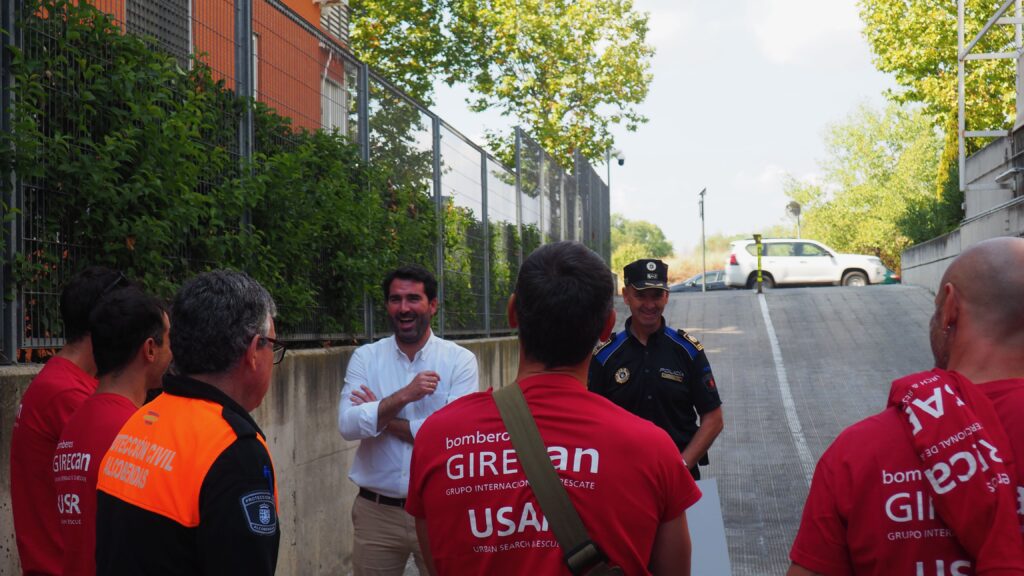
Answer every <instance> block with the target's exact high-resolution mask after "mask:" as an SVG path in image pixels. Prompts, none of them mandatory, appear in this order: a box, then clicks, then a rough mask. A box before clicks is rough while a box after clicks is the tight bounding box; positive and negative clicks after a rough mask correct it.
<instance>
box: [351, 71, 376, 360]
mask: <svg viewBox="0 0 1024 576" xmlns="http://www.w3.org/2000/svg"><path fill="white" fill-rule="evenodd" d="M356 114H357V115H358V118H356V124H357V128H356V139H357V140H358V144H359V158H360V159H361V160H362V161H363V162H365V163H366V164H369V163H370V66H369V65H368V64H367V63H366V62H360V63H359V72H358V76H357V77H356ZM372 192H373V191H372V190H370V188H369V183H367V189H366V194H367V195H369V194H371V193H372ZM363 325H364V326H365V327H366V337H367V339H369V340H370V341H373V337H374V332H375V331H376V319H375V318H374V313H373V297H372V296H371V295H370V293H369V292H364V293H363Z"/></svg>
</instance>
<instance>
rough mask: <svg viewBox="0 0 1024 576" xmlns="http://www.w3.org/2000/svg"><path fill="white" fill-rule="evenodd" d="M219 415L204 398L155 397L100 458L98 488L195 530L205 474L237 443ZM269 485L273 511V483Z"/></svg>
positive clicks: (264, 444)
mask: <svg viewBox="0 0 1024 576" xmlns="http://www.w3.org/2000/svg"><path fill="white" fill-rule="evenodd" d="M223 410H224V407H223V406H221V405H220V404H217V403H215V402H211V401H209V400H205V399H198V398H187V397H183V396H175V395H171V394H162V395H160V396H159V397H157V399H155V400H154V401H153V402H151V403H149V404H147V405H145V406H143V407H142V408H141V409H140V410H139V411H138V412H136V413H135V414H134V415H133V416H132V417H131V418H130V419H129V420H128V422H127V423H125V425H124V427H122V428H121V432H120V433H119V434H118V435H117V437H116V438H115V439H114V442H113V444H111V445H110V449H109V450H108V451H107V454H106V456H104V458H103V463H102V464H101V466H100V473H99V483H98V485H97V489H98V490H101V491H103V492H106V493H107V494H109V495H111V496H114V497H115V498H118V499H120V500H122V501H124V502H126V503H129V504H131V505H133V506H136V507H138V508H141V509H143V510H148V511H150V512H153V513H155V514H159V515H161V516H164V517H166V518H168V519H170V520H173V521H174V522H177V523H178V524H181V525H182V526H184V527H187V528H193V527H196V526H198V525H199V521H200V518H199V493H200V490H201V489H202V486H203V481H204V479H205V478H206V475H207V472H208V471H209V470H210V467H211V466H212V465H213V463H214V462H215V461H216V460H217V458H218V457H220V455H221V454H222V453H223V452H224V450H226V449H227V448H228V447H229V446H230V445H231V444H232V443H234V442H235V441H236V439H237V438H238V434H237V433H236V432H235V430H234V429H233V428H232V426H231V424H230V423H228V422H227V421H226V420H225V419H224V417H223V416H222V411H223ZM256 438H257V439H258V440H259V441H260V443H261V444H263V447H264V448H267V444H266V441H265V440H264V439H263V437H262V436H260V435H259V434H257V435H256ZM267 453H268V454H269V453H270V450H269V449H267ZM268 484H271V485H269V486H268V489H272V490H273V494H274V502H273V505H274V508H275V511H276V509H277V485H276V481H270V479H269V478H268ZM275 515H276V513H275Z"/></svg>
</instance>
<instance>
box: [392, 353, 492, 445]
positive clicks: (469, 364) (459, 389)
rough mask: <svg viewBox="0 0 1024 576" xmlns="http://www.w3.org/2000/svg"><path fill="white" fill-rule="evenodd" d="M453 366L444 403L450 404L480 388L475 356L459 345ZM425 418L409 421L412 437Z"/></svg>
mask: <svg viewBox="0 0 1024 576" xmlns="http://www.w3.org/2000/svg"><path fill="white" fill-rule="evenodd" d="M454 362H455V368H454V370H452V381H451V382H450V383H449V385H448V387H447V398H445V401H444V403H445V405H448V404H451V403H452V402H453V401H455V400H457V399H459V398H462V397H463V396H465V395H467V394H472V393H473V392H478V391H479V390H480V374H479V368H478V367H477V361H476V356H475V355H474V354H473V353H472V352H470V351H469V350H466V349H465V348H462V347H459V352H458V355H457V357H456V358H455V359H454ZM425 421H426V418H417V419H415V420H410V421H409V432H410V434H412V437H413V438H415V437H416V434H417V432H419V429H420V426H422V425H423V422H425Z"/></svg>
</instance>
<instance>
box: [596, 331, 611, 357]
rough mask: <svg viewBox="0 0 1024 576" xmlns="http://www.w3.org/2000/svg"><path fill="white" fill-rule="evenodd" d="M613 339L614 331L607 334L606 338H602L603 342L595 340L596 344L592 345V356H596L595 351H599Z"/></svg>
mask: <svg viewBox="0 0 1024 576" xmlns="http://www.w3.org/2000/svg"><path fill="white" fill-rule="evenodd" d="M614 340H615V333H614V332H612V333H611V334H610V335H609V336H608V339H607V340H604V341H603V342H597V345H595V346H594V353H593V354H594V356H597V353H599V352H601V348H603V347H606V346H607V345H608V344H610V343H611V342H613V341H614Z"/></svg>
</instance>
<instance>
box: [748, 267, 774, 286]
mask: <svg viewBox="0 0 1024 576" xmlns="http://www.w3.org/2000/svg"><path fill="white" fill-rule="evenodd" d="M761 287H762V289H763V290H768V289H771V288H774V287H775V279H774V278H772V275H771V274H769V273H767V272H765V271H763V270H762V271H761ZM747 288H750V289H752V290H757V272H754V273H753V274H751V275H750V277H749V278H747Z"/></svg>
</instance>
